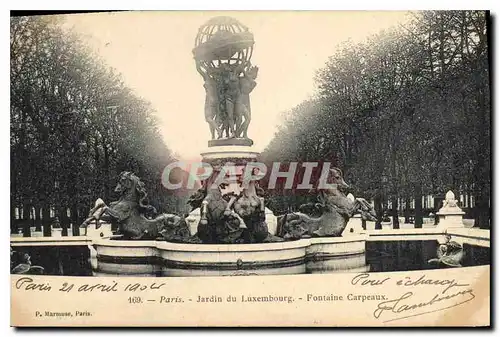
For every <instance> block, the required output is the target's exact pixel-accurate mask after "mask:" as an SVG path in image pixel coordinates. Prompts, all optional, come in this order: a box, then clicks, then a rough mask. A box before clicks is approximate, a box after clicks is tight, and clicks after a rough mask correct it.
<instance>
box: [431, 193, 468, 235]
mask: <svg viewBox="0 0 500 337" xmlns="http://www.w3.org/2000/svg"><path fill="white" fill-rule="evenodd" d="M464 214H465V212H463V211H462V209H461V208H460V207H458V205H457V200H455V194H453V192H452V191H448V193H446V198H445V200H444V201H443V207H441V209H439V211H438V212H437V213H436V215H437V216H438V218H439V222H438V225H437V228H442V229H447V228H464V223H463V216H464Z"/></svg>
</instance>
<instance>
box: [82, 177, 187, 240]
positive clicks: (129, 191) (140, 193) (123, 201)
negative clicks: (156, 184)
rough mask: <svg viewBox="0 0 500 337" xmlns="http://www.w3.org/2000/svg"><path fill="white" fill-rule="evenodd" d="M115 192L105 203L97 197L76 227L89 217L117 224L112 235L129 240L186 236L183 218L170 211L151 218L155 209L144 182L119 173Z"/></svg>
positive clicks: (179, 238) (166, 238) (180, 237)
mask: <svg viewBox="0 0 500 337" xmlns="http://www.w3.org/2000/svg"><path fill="white" fill-rule="evenodd" d="M115 193H118V194H119V195H120V198H119V199H118V201H114V202H112V203H111V204H110V205H109V206H107V205H106V204H105V203H104V201H102V200H100V199H98V201H97V202H96V206H95V207H94V208H93V209H92V210H91V214H89V218H88V219H87V220H85V222H84V223H83V224H82V225H81V226H80V227H84V228H85V227H87V226H88V224H89V223H90V222H91V221H92V220H96V221H98V220H102V221H105V222H109V223H111V224H115V225H117V227H118V231H117V232H116V234H121V235H122V236H123V239H129V240H141V239H142V240H154V239H164V240H166V241H173V242H182V241H185V240H186V239H187V238H188V237H189V227H188V225H187V224H186V222H185V220H184V219H183V218H181V217H179V216H177V215H174V214H161V215H159V216H157V217H155V218H151V217H152V216H153V215H156V209H155V208H154V207H153V206H152V205H149V204H148V202H147V193H146V189H145V187H144V183H143V182H142V181H141V180H140V179H139V178H138V177H137V176H136V175H135V174H133V173H131V172H122V173H121V174H120V178H119V181H118V184H117V185H116V188H115Z"/></svg>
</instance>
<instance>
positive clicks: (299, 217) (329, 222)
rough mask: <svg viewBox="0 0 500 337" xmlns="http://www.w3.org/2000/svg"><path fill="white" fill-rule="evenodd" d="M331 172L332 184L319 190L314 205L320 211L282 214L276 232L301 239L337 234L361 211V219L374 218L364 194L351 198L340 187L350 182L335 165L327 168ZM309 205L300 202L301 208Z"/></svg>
mask: <svg viewBox="0 0 500 337" xmlns="http://www.w3.org/2000/svg"><path fill="white" fill-rule="evenodd" d="M330 172H331V174H332V175H333V184H331V185H332V186H333V187H331V188H329V189H322V190H320V191H319V195H318V202H317V203H316V204H315V205H314V208H315V209H316V211H317V212H318V213H319V214H320V215H319V216H317V217H314V216H310V215H309V214H305V213H303V212H296V213H290V214H286V215H283V216H281V217H279V218H278V235H279V236H281V237H283V238H284V239H285V240H295V239H300V238H301V237H303V236H316V237H335V236H340V235H341V234H342V232H343V231H344V229H345V227H346V226H347V222H348V221H349V219H350V218H351V217H352V216H353V215H354V214H356V213H360V214H361V216H362V218H363V219H364V220H370V221H375V220H376V214H375V210H374V209H373V207H372V206H371V205H370V204H369V203H368V201H366V200H365V199H363V198H357V199H355V200H354V201H351V200H350V199H349V198H348V197H347V196H346V195H345V194H344V193H343V192H342V190H343V189H345V188H348V187H349V186H348V185H347V184H346V182H345V181H344V178H343V177H342V171H341V170H340V169H338V168H333V169H331V170H330ZM307 208H309V209H310V208H311V207H310V205H309V204H307V205H302V206H301V208H300V209H301V210H305V209H307Z"/></svg>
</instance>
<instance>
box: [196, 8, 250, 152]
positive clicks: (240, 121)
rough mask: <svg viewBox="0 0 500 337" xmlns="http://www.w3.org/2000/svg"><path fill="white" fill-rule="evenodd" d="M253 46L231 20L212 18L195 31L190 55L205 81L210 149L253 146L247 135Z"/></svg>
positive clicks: (240, 25) (240, 26)
mask: <svg viewBox="0 0 500 337" xmlns="http://www.w3.org/2000/svg"><path fill="white" fill-rule="evenodd" d="M253 46H254V38H253V34H252V33H251V32H250V31H249V30H248V28H247V27H246V26H244V25H243V24H241V23H240V22H238V21H237V20H236V19H233V18H231V17H226V16H219V17H215V18H212V19H210V20H209V21H208V22H206V23H205V24H204V25H202V26H201V27H200V29H199V31H198V34H197V36H196V40H195V47H194V49H193V54H194V59H195V62H196V69H197V70H198V72H199V73H200V74H201V76H202V77H203V80H204V82H205V83H204V87H205V92H206V97H205V120H206V122H207V123H208V125H209V128H210V133H211V136H212V141H210V142H209V145H211V146H214V145H232V144H240V145H252V144H253V142H252V141H251V140H250V139H248V134H247V131H248V126H249V124H250V120H251V109H250V93H251V92H252V90H253V89H254V88H255V86H256V82H255V79H256V78H257V73H258V68H257V67H254V66H252V64H251V62H250V59H251V57H252V52H253ZM216 137H217V139H218V140H220V141H217V140H215V138H216ZM222 138H224V140H226V141H224V140H222ZM229 139H231V140H229ZM235 139H239V140H235ZM227 140H229V141H227Z"/></svg>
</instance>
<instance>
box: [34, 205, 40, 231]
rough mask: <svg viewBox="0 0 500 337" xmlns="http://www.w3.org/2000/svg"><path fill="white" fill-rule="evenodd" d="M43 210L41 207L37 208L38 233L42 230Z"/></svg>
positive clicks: (36, 222)
mask: <svg viewBox="0 0 500 337" xmlns="http://www.w3.org/2000/svg"><path fill="white" fill-rule="evenodd" d="M41 210H42V208H41V207H40V206H38V205H36V206H35V227H36V230H37V231H41V230H42V218H41V217H40V212H41Z"/></svg>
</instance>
